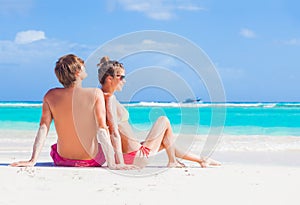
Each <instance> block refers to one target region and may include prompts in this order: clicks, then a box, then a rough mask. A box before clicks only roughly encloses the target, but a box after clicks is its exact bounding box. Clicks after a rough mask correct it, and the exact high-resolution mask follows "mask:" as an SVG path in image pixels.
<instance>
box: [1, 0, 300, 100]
mask: <svg viewBox="0 0 300 205" xmlns="http://www.w3.org/2000/svg"><path fill="white" fill-rule="evenodd" d="M299 8H300V3H299V1H297V0H264V1H261V0H245V1H236V0H227V1H217V0H173V1H172V0H88V1H80V0H79V1H69V0H66V1H61V0H60V1H58V0H51V1H43V0H0V25H1V26H0V101H41V100H42V98H43V95H44V94H45V93H46V92H47V90H48V89H50V88H53V87H61V85H60V84H59V83H58V81H57V79H56V77H55V74H54V66H55V62H56V61H57V59H58V58H59V57H60V56H62V55H65V54H68V53H73V54H76V55H78V56H79V57H81V58H82V59H84V60H87V59H89V56H90V55H91V54H93V53H94V52H95V50H97V49H99V47H101V46H103V45H106V44H107V43H108V42H111V41H114V39H118V38H119V37H120V36H124V35H125V36H126V35H128V34H133V33H135V32H141V31H159V32H166V33H169V34H171V35H173V34H174V35H177V36H178V37H180V38H184V39H186V40H187V41H188V42H192V43H193V45H195V46H196V47H198V48H200V49H201V50H202V51H203V52H204V53H205V54H206V55H207V58H208V59H209V60H210V61H211V63H212V64H213V65H214V68H215V70H216V72H217V74H218V76H219V78H220V81H221V84H222V86H223V90H224V95H225V98H226V101H228V102H299V101H300V80H299V78H300V60H299V59H300V58H299V55H300V13H299V11H298V10H299ZM133 40H134V39H133ZM143 42H147V43H149V42H150V43H153V45H158V44H154V43H155V42H153V40H151V39H144V41H143ZM115 49H119V47H118V46H117V45H116V46H115ZM187 53H188V51H187ZM108 54H109V53H108ZM191 55H193V54H192V53H191ZM99 58H100V56H99ZM118 60H119V59H118ZM120 61H121V62H122V63H123V64H124V66H125V68H126V75H127V76H129V77H130V74H131V73H132V75H131V76H134V75H133V73H134V71H137V70H139V69H141V68H142V71H143V72H140V74H139V75H138V76H136V77H135V79H133V78H127V77H126V78H127V82H126V84H128V87H130V85H132V84H135V82H133V81H135V80H139V81H141V82H142V81H143V82H148V81H147V80H149V79H154V78H156V77H158V76H159V77H161V79H160V80H162V81H164V82H165V83H166V84H167V85H172V86H174V88H175V90H180V86H181V84H180V83H177V82H176V81H174V79H175V80H176V79H183V82H184V83H185V84H187V85H188V86H189V87H190V91H191V93H192V94H193V95H190V94H187V93H186V92H177V91H174V90H172V89H170V88H169V87H163V86H165V84H163V85H160V84H159V85H158V86H155V85H152V84H151V85H149V86H148V87H147V86H144V87H143V88H141V89H139V90H137V91H136V93H134V95H133V97H132V98H130V99H131V100H132V101H174V100H180V101H181V100H183V99H187V98H190V97H200V98H202V100H203V101H208V102H209V101H212V95H213V94H212V92H213V91H212V90H214V87H211V84H214V82H209V83H208V82H205V80H203V76H196V75H199V74H195V73H193V72H190V71H189V69H188V67H189V65H187V64H186V63H184V62H182V61H181V60H180V59H179V58H177V57H176V56H167V55H162V54H159V53H138V54H136V55H131V56H129V57H127V58H124V59H121V60H120ZM162 67H163V68H164V69H161V70H159V69H158V70H157V68H162ZM127 68H128V69H127ZM90 69H93V68H89V69H88V70H90ZM95 69H96V67H95ZM149 69H150V70H149ZM151 69H152V70H153V73H154V72H156V73H155V74H153V75H151V74H150V75H149V72H146V71H150V73H151V72H152V70H151ZM160 71H162V72H160ZM164 71H167V72H164ZM157 72H160V73H161V74H158V73H157ZM142 73H144V75H142ZM170 73H171V74H172V76H177V77H179V78H177V77H176V78H172V79H171V78H169V77H168V75H169V74H170ZM174 73H175V74H176V75H173V74H174ZM195 76H196V77H195ZM197 77H198V78H197ZM157 79H158V78H157ZM208 84H209V85H208ZM95 86H97V85H95ZM124 89H126V86H125V88H124ZM125 93H126V92H125ZM120 97H122V95H121V94H120ZM123 97H124V95H123Z"/></svg>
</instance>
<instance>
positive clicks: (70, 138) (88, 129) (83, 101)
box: [11, 54, 133, 169]
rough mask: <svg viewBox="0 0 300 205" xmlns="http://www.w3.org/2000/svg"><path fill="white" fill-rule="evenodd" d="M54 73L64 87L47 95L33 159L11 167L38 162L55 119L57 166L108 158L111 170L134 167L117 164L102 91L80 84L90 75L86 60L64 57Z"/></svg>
mask: <svg viewBox="0 0 300 205" xmlns="http://www.w3.org/2000/svg"><path fill="white" fill-rule="evenodd" d="M55 74H56V76H57V78H58V80H59V82H60V83H61V84H62V85H63V86H64V88H54V89H50V90H49V91H48V92H47V93H46V95H45V96H44V99H43V105H42V116H41V120H40V127H39V130H38V132H37V135H36V138H35V142H34V145H33V152H32V156H31V159H30V160H28V161H19V162H14V163H12V164H11V166H34V165H35V164H36V162H37V159H38V156H39V154H40V152H41V150H42V148H43V145H44V142H45V140H46V137H47V135H48V131H49V128H50V124H51V122H52V120H54V124H55V129H56V132H57V137H58V139H57V144H54V145H52V146H51V157H52V158H53V161H54V164H55V165H57V166H85V167H95V166H102V165H103V164H104V163H105V161H107V166H108V168H110V169H132V168H133V166H128V165H125V164H124V163H122V162H121V163H120V162H118V164H117V163H116V160H115V154H114V147H113V146H112V142H113V139H112V141H111V139H110V137H109V135H108V128H107V126H106V111H105V102H104V96H103V93H102V91H101V90H100V89H98V88H82V86H81V83H82V80H83V79H84V78H86V76H87V73H86V71H85V67H84V61H83V60H82V59H80V58H79V57H77V56H75V55H73V54H69V55H65V56H62V57H61V58H60V59H59V60H58V61H57V62H56V67H55ZM113 144H114V142H113Z"/></svg>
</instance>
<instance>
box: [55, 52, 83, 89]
mask: <svg viewBox="0 0 300 205" xmlns="http://www.w3.org/2000/svg"><path fill="white" fill-rule="evenodd" d="M83 65H84V61H83V60H82V59H81V58H79V57H77V56H76V55H74V54H68V55H64V56H62V57H60V58H59V59H58V61H57V62H56V66H55V74H56V77H57V78H58V80H59V82H60V83H61V84H62V85H63V86H64V87H65V88H68V87H71V86H72V85H74V83H75V81H76V73H77V72H79V71H81V69H82V66H83Z"/></svg>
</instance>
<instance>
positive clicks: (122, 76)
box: [116, 75, 125, 80]
mask: <svg viewBox="0 0 300 205" xmlns="http://www.w3.org/2000/svg"><path fill="white" fill-rule="evenodd" d="M116 77H117V78H119V79H120V80H124V79H125V75H116Z"/></svg>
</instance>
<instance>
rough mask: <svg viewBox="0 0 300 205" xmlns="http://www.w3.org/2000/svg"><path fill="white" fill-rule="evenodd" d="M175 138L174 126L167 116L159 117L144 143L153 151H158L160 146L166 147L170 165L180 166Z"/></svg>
mask: <svg viewBox="0 0 300 205" xmlns="http://www.w3.org/2000/svg"><path fill="white" fill-rule="evenodd" d="M174 142H175V138H174V135H173V132H172V127H171V125H170V122H169V120H168V118H167V117H159V118H158V119H157V121H156V122H155V123H154V125H153V127H152V129H151V130H150V132H149V134H148V136H147V138H146V140H145V142H144V143H143V145H144V146H145V147H148V148H149V149H151V152H152V153H156V152H158V150H159V149H160V147H161V146H162V147H164V148H165V149H166V152H167V155H168V158H169V163H168V166H169V167H175V166H180V164H179V163H178V162H177V160H176V156H175V147H174Z"/></svg>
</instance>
